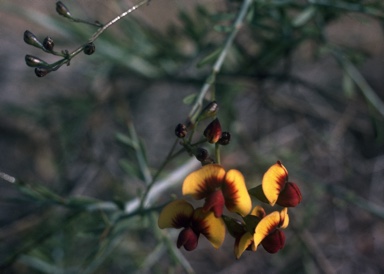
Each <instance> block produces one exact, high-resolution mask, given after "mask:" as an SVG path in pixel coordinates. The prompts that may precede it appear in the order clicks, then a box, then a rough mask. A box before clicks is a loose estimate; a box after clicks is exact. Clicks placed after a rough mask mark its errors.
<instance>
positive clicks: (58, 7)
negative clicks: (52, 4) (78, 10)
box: [56, 1, 72, 19]
mask: <svg viewBox="0 0 384 274" xmlns="http://www.w3.org/2000/svg"><path fill="white" fill-rule="evenodd" d="M56 11H57V13H58V14H60V15H61V16H64V17H66V18H71V19H72V15H71V13H70V12H69V9H68V8H67V7H66V6H65V5H64V4H63V3H61V1H58V2H56Z"/></svg>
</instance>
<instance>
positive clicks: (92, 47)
mask: <svg viewBox="0 0 384 274" xmlns="http://www.w3.org/2000/svg"><path fill="white" fill-rule="evenodd" d="M95 50H96V47H95V44H94V43H88V44H86V45H85V46H84V53H85V54H86V55H91V54H93V53H94V52H95Z"/></svg>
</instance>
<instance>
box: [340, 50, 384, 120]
mask: <svg viewBox="0 0 384 274" xmlns="http://www.w3.org/2000/svg"><path fill="white" fill-rule="evenodd" d="M332 53H333V55H334V56H335V58H336V59H337V60H338V61H339V62H340V63H341V65H342V67H343V68H344V70H345V72H346V73H347V74H348V75H349V77H351V79H352V80H353V81H354V82H355V83H356V85H357V86H358V87H359V88H360V90H361V92H362V93H363V95H364V96H365V98H366V99H367V100H368V101H369V102H370V103H371V105H372V106H373V107H374V108H375V109H376V110H377V111H378V112H379V113H380V114H381V115H382V116H383V117H384V102H383V101H382V100H381V99H380V97H379V96H377V94H376V92H375V91H374V90H373V89H372V88H371V86H370V85H369V84H368V82H367V81H366V80H365V78H364V76H363V75H361V73H360V72H359V70H358V69H357V68H356V66H355V65H354V64H352V62H351V61H349V60H348V59H347V58H345V57H344V56H342V55H341V54H340V53H339V52H337V51H332Z"/></svg>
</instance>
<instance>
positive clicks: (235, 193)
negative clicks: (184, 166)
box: [182, 164, 252, 218]
mask: <svg viewBox="0 0 384 274" xmlns="http://www.w3.org/2000/svg"><path fill="white" fill-rule="evenodd" d="M182 192H183V195H192V197H193V198H194V199H197V200H201V199H204V198H205V203H204V206H203V208H202V210H203V212H208V211H213V212H214V214H215V217H217V218H218V217H220V216H221V215H222V213H223V209H224V205H225V206H226V207H227V209H228V210H229V211H231V212H236V213H238V214H240V215H241V216H245V215H247V214H248V213H249V212H250V211H251V208H252V203H251V198H250V196H249V194H248V191H247V187H246V185H245V181H244V177H243V175H242V174H241V172H240V171H238V170H235V169H231V170H229V171H228V172H226V171H225V170H224V168H223V167H222V166H220V165H217V164H209V165H205V166H203V167H202V168H201V169H199V170H196V171H194V172H192V173H190V174H189V175H188V176H187V177H186V178H185V180H184V183H183V188H182Z"/></svg>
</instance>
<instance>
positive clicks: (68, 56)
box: [51, 0, 149, 71]
mask: <svg viewBox="0 0 384 274" xmlns="http://www.w3.org/2000/svg"><path fill="white" fill-rule="evenodd" d="M147 3H149V1H148V0H142V1H141V2H139V3H138V4H137V5H135V6H133V7H131V8H130V9H128V10H126V11H125V12H123V13H122V14H120V15H118V16H117V17H115V18H113V19H112V20H111V21H109V22H108V23H106V24H105V25H104V26H103V27H101V28H99V29H98V30H97V31H96V32H95V33H94V34H93V35H92V36H91V38H89V39H88V42H87V43H86V44H88V43H93V42H94V41H95V40H96V39H97V38H99V36H100V35H101V34H102V33H103V32H104V31H106V30H107V29H108V28H109V27H110V26H112V25H113V24H115V23H116V22H117V21H119V20H120V19H122V18H124V17H125V16H127V15H128V14H130V13H131V12H133V11H135V10H136V9H138V8H139V7H141V6H142V5H144V4H147ZM86 44H84V45H81V46H80V47H78V48H77V49H75V50H74V51H72V52H71V53H68V54H66V56H65V57H64V58H63V59H61V60H59V61H57V62H55V63H53V64H52V65H51V70H52V71H55V70H57V69H59V68H60V67H61V66H62V65H64V64H69V62H70V61H71V60H72V58H73V57H75V56H76V55H78V54H79V53H80V52H82V51H83V50H84V47H85V45H86Z"/></svg>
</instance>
